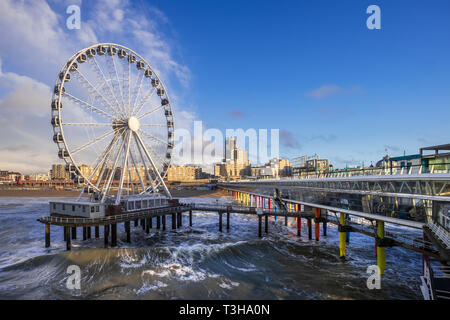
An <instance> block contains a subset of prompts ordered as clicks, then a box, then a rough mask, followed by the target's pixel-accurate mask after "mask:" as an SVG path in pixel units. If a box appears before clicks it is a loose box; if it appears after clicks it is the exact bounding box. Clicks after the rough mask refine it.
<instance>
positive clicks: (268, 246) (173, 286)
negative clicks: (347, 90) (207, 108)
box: [0, 198, 421, 299]
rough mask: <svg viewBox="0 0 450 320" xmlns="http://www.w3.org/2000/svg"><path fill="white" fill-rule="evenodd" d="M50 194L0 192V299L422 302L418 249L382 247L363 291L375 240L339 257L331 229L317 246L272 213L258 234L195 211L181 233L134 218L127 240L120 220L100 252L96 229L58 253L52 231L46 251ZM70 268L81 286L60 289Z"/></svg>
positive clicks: (251, 224)
mask: <svg viewBox="0 0 450 320" xmlns="http://www.w3.org/2000/svg"><path fill="white" fill-rule="evenodd" d="M49 200H50V198H34V199H32V198H0V299H421V295H420V290H419V283H420V279H419V276H420V273H421V257H420V255H419V254H417V253H414V252H411V251H408V250H406V249H402V248H388V249H386V257H387V263H386V264H387V269H386V272H385V273H386V274H385V276H384V277H383V278H382V283H381V290H369V289H367V286H366V280H367V277H368V274H367V273H366V270H367V267H368V266H369V265H373V264H376V258H375V255H374V240H373V238H369V237H366V236H364V235H361V234H357V233H353V234H352V235H351V243H350V244H349V245H348V248H347V261H345V262H343V261H341V260H340V259H339V252H338V232H337V228H336V227H334V226H328V236H327V237H321V240H320V241H319V242H316V241H314V240H313V241H308V240H307V239H305V238H307V234H306V225H304V226H303V227H302V233H303V237H302V239H301V240H299V239H298V238H297V236H296V230H295V228H294V226H293V225H292V226H291V227H284V226H283V225H282V223H283V222H284V219H279V220H278V222H277V223H275V222H274V221H273V219H272V220H271V223H270V226H269V234H268V235H265V236H264V237H263V238H262V239H259V238H258V234H257V219H256V218H255V217H247V216H242V215H232V216H231V230H230V231H229V232H226V230H225V224H224V232H223V233H219V232H218V217H217V214H214V213H200V212H199V213H196V212H194V214H193V224H194V225H193V227H192V228H191V227H189V226H188V221H187V217H185V218H184V219H185V220H184V221H183V227H182V228H181V229H179V230H176V231H172V230H170V227H171V222H170V218H169V219H168V221H167V226H168V229H167V231H159V230H156V229H152V230H151V232H150V234H149V235H146V234H145V233H144V232H143V230H142V228H141V227H136V228H134V224H132V243H131V244H128V243H125V235H126V234H125V233H124V228H123V225H122V224H121V225H119V226H118V232H119V234H118V242H119V248H117V249H103V248H102V247H103V239H102V232H101V233H100V239H91V240H87V241H82V240H72V241H73V248H72V251H71V252H66V251H64V249H65V243H64V242H63V233H62V228H60V227H52V229H51V231H52V233H51V241H52V245H51V248H48V249H46V248H44V226H43V225H42V224H40V223H39V222H37V221H36V219H37V218H38V217H40V216H42V215H47V214H48V201H49ZM194 201H197V202H199V201H203V202H204V201H214V202H216V199H211V198H201V199H194ZM224 221H225V220H224ZM153 225H154V226H155V223H154V224H153ZM80 233H81V230H79V231H78V238H80ZM73 264H75V265H78V266H79V267H80V268H81V276H82V279H81V290H70V289H67V287H66V281H67V278H68V276H69V274H68V273H67V272H66V271H67V267H68V266H70V265H73Z"/></svg>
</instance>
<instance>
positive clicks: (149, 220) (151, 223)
mask: <svg viewBox="0 0 450 320" xmlns="http://www.w3.org/2000/svg"><path fill="white" fill-rule="evenodd" d="M147 222H148V227H149V228H150V229H152V228H153V218H152V217H150V218H148V221H147Z"/></svg>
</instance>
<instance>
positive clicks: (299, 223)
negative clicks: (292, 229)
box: [297, 217, 302, 237]
mask: <svg viewBox="0 0 450 320" xmlns="http://www.w3.org/2000/svg"><path fill="white" fill-rule="evenodd" d="M301 235H302V218H300V217H298V218H297V236H298V237H300V236H301Z"/></svg>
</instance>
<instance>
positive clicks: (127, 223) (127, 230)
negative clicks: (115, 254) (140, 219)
mask: <svg viewBox="0 0 450 320" xmlns="http://www.w3.org/2000/svg"><path fill="white" fill-rule="evenodd" d="M125 232H126V233H127V242H128V243H130V242H131V235H130V221H125Z"/></svg>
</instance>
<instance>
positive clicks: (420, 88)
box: [155, 1, 450, 165]
mask: <svg viewBox="0 0 450 320" xmlns="http://www.w3.org/2000/svg"><path fill="white" fill-rule="evenodd" d="M370 4H377V5H379V6H380V8H381V26H382V27H381V30H369V29H367V27H366V19H367V17H368V16H369V15H368V14H366V8H367V7H368V5H370ZM155 5H156V6H157V7H158V8H159V9H160V10H162V11H163V12H164V13H165V14H166V15H167V17H168V18H169V20H170V21H171V27H172V29H173V30H174V31H173V32H174V33H175V35H176V39H177V41H178V43H179V44H180V47H181V48H182V57H183V61H184V63H185V64H186V65H188V66H189V68H190V69H191V70H192V73H193V78H192V80H191V86H192V93H191V94H192V95H191V97H192V100H193V101H195V104H196V105H197V108H198V109H197V110H196V111H197V113H198V114H201V118H202V120H203V121H204V122H205V123H207V124H208V125H210V126H212V127H218V128H223V127H225V126H231V127H233V126H234V127H242V128H244V129H245V128H251V127H254V128H280V129H283V130H286V131H288V132H290V133H291V137H292V139H294V140H295V141H294V142H292V143H287V144H289V145H294V146H295V147H294V148H289V147H287V146H284V147H283V146H282V147H281V153H282V155H285V156H289V157H292V156H295V155H302V154H312V153H315V152H316V153H318V154H319V155H321V156H323V157H329V158H332V159H333V158H334V159H335V162H339V165H344V163H345V162H347V161H348V162H351V161H352V160H353V162H356V163H358V162H360V161H365V163H366V164H367V163H370V160H373V161H376V160H378V159H379V158H380V157H381V156H382V155H383V154H384V150H385V148H388V152H389V153H391V154H403V151H404V150H405V151H406V152H407V153H416V152H417V151H418V148H419V147H420V146H424V145H433V144H441V143H448V142H449V141H448V121H447V119H449V115H450V108H449V107H450V77H449V70H450V59H449V57H450V54H449V53H450V41H449V39H450V20H449V19H448V13H449V12H450V2H448V1H433V2H432V3H431V2H427V1H280V2H277V3H276V5H275V3H274V2H272V1H239V2H238V1H228V2H227V1H225V2H224V1H221V2H218V1H180V2H173V1H157V2H155ZM319 88H323V89H324V90H323V91H324V92H327V90H326V88H331V89H330V90H328V91H330V94H329V95H326V94H324V96H323V97H322V96H321V95H318V96H317V95H316V97H314V96H312V95H310V93H312V92H314V90H317V89H319ZM333 92H334V93H333ZM232 110H238V111H240V112H241V113H242V114H241V115H240V117H239V118H238V117H236V116H235V117H233V116H232V115H231V114H230V111H232ZM349 164H350V163H349Z"/></svg>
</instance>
